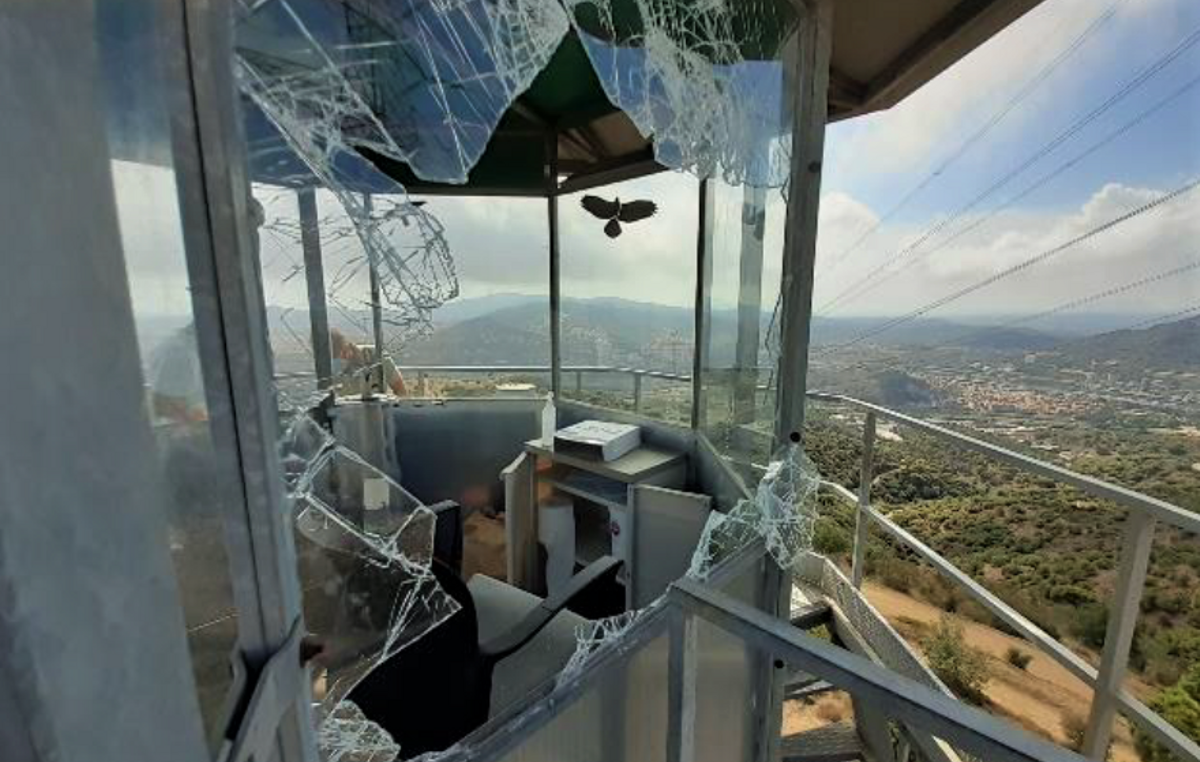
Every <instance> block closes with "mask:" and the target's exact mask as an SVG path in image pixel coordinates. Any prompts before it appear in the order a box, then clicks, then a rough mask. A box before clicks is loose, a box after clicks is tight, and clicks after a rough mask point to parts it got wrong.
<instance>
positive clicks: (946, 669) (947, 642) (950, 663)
mask: <svg viewBox="0 0 1200 762" xmlns="http://www.w3.org/2000/svg"><path fill="white" fill-rule="evenodd" d="M924 647H925V657H926V658H927V659H928V660H929V667H930V668H931V669H932V670H933V672H934V674H936V675H937V676H938V677H939V678H941V680H942V682H943V683H945V684H946V687H947V688H949V689H950V690H951V691H953V692H954V693H955V694H956V695H958V696H959V697H960V698H962V699H964V700H966V701H970V702H971V703H973V704H982V703H983V700H984V699H983V687H984V685H986V684H987V680H988V666H987V656H985V655H984V654H983V653H982V652H981V651H977V650H976V649H974V648H971V647H970V646H968V645H967V644H966V643H964V642H963V628H962V625H961V624H960V623H959V622H958V620H957V619H956V618H955V617H953V616H950V615H948V614H945V615H943V616H942V618H941V620H940V621H939V622H938V624H937V627H935V628H934V630H933V632H932V633H931V634H930V635H929V636H928V637H927V638H926V639H925V643H924Z"/></svg>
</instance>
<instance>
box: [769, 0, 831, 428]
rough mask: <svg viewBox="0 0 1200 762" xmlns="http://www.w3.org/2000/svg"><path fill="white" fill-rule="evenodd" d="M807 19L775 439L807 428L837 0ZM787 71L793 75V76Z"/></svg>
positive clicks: (796, 82) (792, 91)
mask: <svg viewBox="0 0 1200 762" xmlns="http://www.w3.org/2000/svg"><path fill="white" fill-rule="evenodd" d="M804 5H805V8H806V9H807V13H806V14H805V15H804V16H803V18H802V19H801V22H800V23H801V26H800V30H799V32H798V40H797V42H798V45H797V50H796V58H795V61H796V64H795V66H794V67H790V68H793V69H794V70H792V71H785V73H784V74H785V81H790V86H789V87H788V89H787V93H788V94H789V97H791V98H793V99H794V100H793V101H792V104H793V105H792V157H791V159H792V166H791V174H790V176H789V183H788V204H787V217H786V223H785V227H784V231H783V274H782V277H781V282H780V284H779V287H780V297H781V300H782V302H781V309H780V324H779V331H780V347H781V356H780V358H779V387H778V393H777V397H776V415H775V442H776V444H779V443H782V442H786V441H787V440H788V437H789V436H790V435H791V434H792V432H800V433H801V434H802V435H803V432H804V393H805V391H806V388H807V381H808V338H809V326H810V324H811V322H812V295H813V265H814V264H815V262H816V258H817V209H818V207H819V206H820V203H821V163H822V160H823V158H824V153H825V122H826V120H827V118H828V113H829V107H828V96H829V58H830V52H831V47H832V32H833V3H832V2H831V0H808V1H807V2H805V3H804ZM788 75H791V76H792V79H791V80H787V77H788Z"/></svg>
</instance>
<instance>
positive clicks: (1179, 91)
mask: <svg viewBox="0 0 1200 762" xmlns="http://www.w3.org/2000/svg"><path fill="white" fill-rule="evenodd" d="M1196 85H1200V75H1197V76H1195V77H1193V78H1192V79H1190V80H1188V81H1187V82H1185V83H1184V84H1183V85H1181V86H1180V87H1178V88H1176V89H1175V90H1173V91H1172V92H1171V93H1170V94H1168V95H1167V96H1166V97H1165V98H1163V99H1162V100H1160V101H1158V102H1157V103H1155V104H1154V105H1153V106H1151V107H1150V108H1148V109H1146V110H1144V111H1142V112H1141V113H1139V114H1138V115H1137V116H1135V117H1133V118H1132V119H1130V120H1129V121H1127V122H1125V123H1124V124H1122V125H1121V126H1120V127H1118V128H1117V129H1116V130H1113V131H1112V132H1110V133H1108V134H1107V135H1105V136H1104V137H1102V138H1101V139H1100V140H1098V141H1096V142H1095V143H1092V144H1091V145H1090V146H1088V147H1087V148H1086V149H1084V150H1083V151H1081V152H1080V153H1078V154H1076V155H1075V156H1073V157H1072V158H1070V159H1068V160H1067V161H1065V162H1063V163H1062V164H1059V165H1058V166H1057V167H1055V168H1054V169H1053V170H1051V171H1050V172H1047V173H1046V174H1044V175H1042V176H1041V177H1039V178H1038V179H1037V180H1035V181H1034V182H1032V183H1030V184H1029V185H1027V186H1026V187H1025V188H1024V189H1023V190H1021V191H1020V192H1019V193H1017V194H1015V195H1013V196H1012V197H1010V198H1009V199H1008V200H1007V201H1005V202H1004V203H1002V204H1000V205H998V206H996V207H994V208H993V209H991V210H990V211H989V212H988V213H987V214H984V215H981V216H980V217H978V218H976V219H975V220H974V221H972V222H971V223H970V224H968V225H964V226H963V227H961V228H959V229H958V230H956V231H955V232H954V233H953V234H951V235H950V236H949V237H947V238H944V239H942V240H941V241H940V242H938V243H937V244H936V245H935V246H934V247H933V248H931V249H926V250H925V251H923V252H921V253H920V254H917V255H915V256H912V257H909V258H908V259H907V260H905V262H904V264H902V265H900V267H899V268H897V269H895V270H893V271H891V272H890V273H885V274H884V275H882V276H881V277H880V278H879V279H878V280H876V281H875V282H874V283H871V284H869V285H867V286H865V287H864V288H862V289H861V290H860V291H859V292H858V293H857V294H855V295H854V296H853V297H852V298H854V299H859V298H862V297H863V296H865V295H866V294H868V293H870V292H871V291H874V290H875V289H877V288H879V286H881V285H883V284H884V283H886V282H888V281H889V280H891V279H892V278H894V277H896V276H897V275H900V274H901V273H903V272H905V271H907V270H909V269H910V268H912V267H913V266H914V265H916V264H918V263H919V262H922V261H923V260H925V259H927V258H928V257H931V256H933V255H934V254H936V253H938V252H939V251H941V250H942V249H945V248H946V247H947V246H949V245H950V244H952V243H954V242H955V241H957V240H959V239H960V238H962V237H963V236H964V235H966V234H967V233H970V232H971V231H973V230H977V229H978V228H979V227H981V226H982V225H984V224H986V223H987V222H988V221H990V220H992V219H994V218H995V217H996V215H998V214H999V213H1000V212H1003V211H1005V210H1006V209H1009V208H1011V207H1012V205H1013V204H1015V203H1017V202H1019V201H1021V200H1023V199H1025V198H1027V197H1028V196H1029V195H1030V194H1032V193H1034V192H1035V191H1037V190H1039V189H1040V188H1042V187H1044V186H1045V185H1046V184H1047V183H1049V182H1050V181H1051V180H1053V179H1054V178H1056V177H1058V176H1059V175H1061V174H1063V173H1064V172H1066V171H1067V170H1069V169H1071V168H1072V167H1074V166H1076V165H1077V164H1079V163H1080V162H1081V161H1083V160H1084V159H1086V158H1088V157H1089V156H1091V155H1093V154H1095V153H1096V152H1097V151H1099V150H1100V149H1102V148H1104V147H1105V146H1107V145H1108V144H1110V143H1112V142H1113V141H1114V140H1116V139H1118V138H1120V137H1123V136H1124V135H1126V134H1128V133H1129V132H1131V131H1132V130H1133V129H1134V128H1135V127H1137V126H1138V125H1140V124H1141V123H1142V122H1144V121H1146V120H1147V119H1149V118H1150V117H1151V116H1153V115H1154V114H1156V113H1158V112H1159V111H1162V110H1163V108H1165V107H1166V106H1168V105H1169V104H1171V103H1172V102H1174V101H1175V100H1176V99H1178V98H1180V97H1181V96H1183V95H1184V94H1185V93H1187V92H1188V91H1189V90H1192V89H1193V88H1194V87H1196Z"/></svg>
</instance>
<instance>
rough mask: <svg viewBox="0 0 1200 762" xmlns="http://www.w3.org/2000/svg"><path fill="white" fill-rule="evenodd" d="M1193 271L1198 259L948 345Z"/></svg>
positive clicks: (968, 334)
mask: <svg viewBox="0 0 1200 762" xmlns="http://www.w3.org/2000/svg"><path fill="white" fill-rule="evenodd" d="M1195 270H1200V259H1195V260H1193V261H1191V262H1189V263H1187V264H1185V265H1180V266H1179V267H1172V268H1171V269H1169V270H1163V271H1161V272H1158V273H1155V274H1153V275H1147V276H1144V277H1141V278H1138V279H1136V280H1132V281H1128V282H1126V283H1122V284H1121V285H1119V286H1111V287H1109V288H1106V289H1104V290H1103V291H1097V292H1095V293H1092V294H1088V295H1087V296H1081V297H1079V298H1077V299H1071V300H1069V301H1066V302H1063V303H1061V304H1058V305H1056V306H1054V307H1051V308H1049V309H1045V310H1042V311H1041V312H1037V313H1034V314H1032V315H1024V316H1022V317H1018V318H1015V319H1013V320H1009V321H1006V322H1003V323H1000V324H998V325H990V326H988V327H986V328H982V329H979V330H974V331H968V332H966V333H964V334H962V335H961V336H958V337H955V338H953V339H950V341H949V343H952V344H957V343H960V342H962V341H963V340H965V339H971V338H975V337H977V336H987V335H989V334H992V333H996V332H997V331H1003V330H1005V329H1007V328H1013V327H1015V326H1018V325H1025V324H1026V323H1035V322H1037V321H1039V320H1045V319H1046V318H1048V317H1052V316H1054V315H1058V314H1060V313H1063V312H1068V311H1070V310H1075V309H1079V308H1080V307H1086V306H1088V305H1091V304H1095V303H1096V302H1099V301H1103V300H1104V299H1111V298H1112V297H1114V296H1120V295H1122V294H1127V293H1129V292H1130V291H1136V290H1137V289H1139V288H1144V287H1146V286H1151V285H1154V284H1155V283H1161V282H1163V281H1165V280H1170V279H1171V278H1177V277H1179V276H1180V275H1184V274H1186V273H1189V272H1193V271H1195Z"/></svg>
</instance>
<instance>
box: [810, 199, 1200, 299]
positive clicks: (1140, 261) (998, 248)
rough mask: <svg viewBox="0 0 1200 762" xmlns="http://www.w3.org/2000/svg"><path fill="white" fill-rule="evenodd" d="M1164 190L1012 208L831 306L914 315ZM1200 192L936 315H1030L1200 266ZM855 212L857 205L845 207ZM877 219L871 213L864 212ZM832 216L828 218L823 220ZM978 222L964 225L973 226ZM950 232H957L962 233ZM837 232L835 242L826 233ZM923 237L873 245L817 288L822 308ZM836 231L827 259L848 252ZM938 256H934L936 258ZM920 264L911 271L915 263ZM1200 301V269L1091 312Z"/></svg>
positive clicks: (880, 238)
mask: <svg viewBox="0 0 1200 762" xmlns="http://www.w3.org/2000/svg"><path fill="white" fill-rule="evenodd" d="M1164 192H1165V190H1164V189H1155V188H1138V187H1130V186H1126V185H1122V184H1119V183H1109V184H1107V185H1104V186H1102V187H1101V188H1099V189H1097V190H1096V191H1095V192H1094V193H1093V194H1092V195H1091V196H1090V197H1088V198H1087V200H1086V201H1085V202H1084V203H1082V204H1080V205H1079V207H1078V208H1076V209H1071V210H1066V211H1063V212H1060V213H1051V212H1028V211H1026V212H1010V213H1004V214H1000V215H997V216H996V217H995V218H993V219H991V220H988V221H987V222H985V223H984V224H982V225H980V226H979V227H978V228H977V229H975V230H973V231H971V232H970V233H968V234H966V235H963V236H962V237H961V238H959V239H957V240H954V241H953V242H952V243H950V244H949V245H946V246H944V247H943V248H940V249H938V247H939V244H940V242H941V241H943V240H945V236H943V237H941V238H933V239H931V240H930V241H929V242H928V243H927V244H926V245H924V246H922V247H919V248H917V249H915V250H914V251H912V252H911V253H910V254H907V255H905V256H904V257H902V258H899V259H898V260H896V265H894V266H893V267H891V268H888V269H887V270H885V271H886V272H891V271H896V272H897V273H898V274H896V275H894V276H892V277H889V278H888V279H887V280H886V281H881V282H880V285H878V286H877V287H876V288H874V289H872V290H870V291H869V292H865V293H864V294H863V295H862V296H861V297H859V298H856V299H851V300H849V301H847V302H845V303H844V304H842V305H841V306H840V307H838V308H836V309H834V310H831V314H834V315H895V314H904V313H906V312H909V311H910V310H912V309H914V308H917V307H919V306H921V305H924V304H928V303H930V302H933V301H934V300H936V299H938V298H940V297H942V296H945V295H948V294H952V293H954V292H955V291H956V290H959V289H962V288H966V287H969V286H971V285H973V284H975V283H978V282H980V281H981V280H983V279H985V278H987V277H989V276H991V275H994V274H997V273H1001V272H1003V271H1005V270H1006V269H1007V268H1010V267H1012V266H1014V265H1017V264H1019V263H1021V262H1023V261H1025V260H1027V259H1029V258H1030V257H1033V256H1036V255H1038V254H1040V253H1042V252H1046V251H1049V250H1051V249H1053V248H1055V247H1057V246H1059V245H1061V244H1063V243H1065V242H1067V241H1071V240H1073V239H1075V238H1077V237H1079V236H1081V235H1083V234H1085V233H1087V232H1088V231H1091V230H1093V229H1095V228H1097V227H1098V226H1100V225H1102V224H1103V223H1105V222H1108V221H1109V220H1112V219H1114V218H1116V217H1119V216H1120V215H1122V214H1124V213H1126V212H1129V211H1131V210H1133V209H1136V208H1137V207H1139V206H1141V205H1143V204H1145V203H1146V202H1147V201H1149V200H1152V199H1155V198H1158V197H1159V196H1161V195H1162V194H1163V193H1164ZM1197 194H1200V191H1193V192H1192V193H1191V194H1190V195H1185V196H1182V197H1180V198H1178V199H1176V200H1174V201H1172V202H1169V203H1167V204H1165V205H1163V206H1161V207H1159V208H1157V209H1155V210H1153V211H1149V212H1146V213H1144V214H1142V215H1139V216H1138V217H1135V218H1133V219H1131V220H1129V221H1127V222H1124V223H1122V224H1120V225H1118V226H1116V227H1113V228H1111V229H1109V230H1107V231H1105V232H1103V233H1100V234H1099V235H1096V236H1095V237H1093V238H1090V239H1088V240H1086V241H1083V242H1081V243H1079V244H1077V245H1074V246H1072V247H1071V248H1069V249H1067V250H1064V251H1062V252H1061V253H1058V254H1055V255H1054V256H1052V257H1051V258H1049V259H1047V260H1045V261H1044V262H1042V263H1039V264H1037V265H1035V266H1032V267H1030V268H1028V269H1027V270H1024V271H1021V272H1019V273H1017V274H1015V275H1012V276H1010V277H1006V278H1004V279H1003V280H1002V281H1000V282H998V283H996V284H995V285H992V286H989V287H987V288H984V289H982V290H979V291H976V292H973V293H971V294H970V295H968V296H965V297H963V298H962V299H961V300H959V301H956V302H954V303H952V304H949V305H947V306H946V307H945V308H942V309H939V310H938V311H936V312H935V313H932V314H933V315H937V316H953V315H970V314H979V315H982V314H1030V313H1034V312H1037V311H1040V310H1043V309H1047V308H1049V307H1053V306H1055V305H1058V304H1062V303H1064V302H1067V301H1069V300H1071V299H1075V298H1078V297H1082V296H1086V295H1089V294H1092V293H1096V292H1100V291H1102V290H1104V289H1106V288H1109V287H1112V286H1116V285H1120V284H1123V283H1127V282H1132V281H1135V280H1137V279H1139V278H1141V277H1144V276H1146V275H1151V274H1154V273H1157V272H1163V271H1166V270H1169V269H1171V268H1174V267H1178V266H1181V265H1184V264H1186V263H1189V262H1194V261H1197V260H1200V245H1198V244H1197V241H1200V216H1198V215H1197V214H1196V210H1197V208H1198V206H1197V205H1198V204H1200V196H1197ZM843 206H844V207H845V208H851V207H848V206H846V205H845V202H843ZM859 214H860V216H862V218H863V219H864V220H865V219H870V214H869V212H862V211H861V210H860V212H859ZM825 219H826V218H824V217H823V220H822V221H823V222H824V221H825ZM972 222H974V220H971V219H966V220H963V221H962V222H961V223H960V224H961V225H964V226H965V225H969V224H971V223H972ZM958 229H960V228H958V227H957V226H956V227H954V228H952V229H951V230H948V231H947V233H948V234H950V235H953V232H952V231H953V230H958ZM826 230H830V231H831V233H830V236H829V237H826V235H825V231H826ZM920 233H921V230H920V229H917V228H898V227H887V228H884V229H883V230H881V231H880V232H879V233H877V234H876V235H875V236H874V237H873V238H872V240H871V245H870V246H869V247H863V249H862V250H860V251H857V252H855V253H854V254H852V255H851V256H850V258H848V259H847V260H846V261H845V262H844V263H842V264H841V265H840V266H839V267H838V268H833V269H830V270H828V271H827V273H826V275H827V277H826V278H825V279H818V281H817V284H816V303H817V305H818V307H819V306H821V305H823V304H825V303H827V302H828V301H830V300H831V299H833V298H834V297H836V296H837V295H838V294H840V293H842V292H843V291H844V290H845V289H846V288H847V287H848V286H850V285H852V284H853V283H855V282H856V281H858V280H859V279H861V278H862V277H863V276H864V275H865V274H866V273H868V272H870V271H871V270H872V269H874V268H876V267H878V266H879V265H881V264H882V263H884V262H887V261H889V260H892V259H893V258H894V257H895V255H896V253H897V252H900V251H902V250H903V249H904V248H905V247H906V246H907V245H908V244H909V242H911V241H913V240H915V239H916V237H917V236H918V235H919V234H920ZM838 238H839V234H838V233H837V232H836V228H832V229H831V228H824V227H823V228H822V235H821V238H820V239H819V244H818V249H819V250H820V252H821V254H822V255H823V256H825V257H828V256H830V255H831V254H830V253H831V252H838V251H840V250H841V247H840V245H839V244H840V242H839V241H838ZM931 250H933V251H934V253H932V254H930V253H929V252H930V251H931ZM910 263H911V265H910V266H907V267H904V265H906V264H910ZM1197 301H1200V271H1191V272H1189V273H1187V274H1184V275H1181V276H1179V277H1176V278H1172V279H1170V280H1167V281H1163V282H1160V283H1155V284H1153V285H1151V286H1148V287H1146V288H1141V289H1138V290H1136V291H1133V292H1131V293H1129V294H1128V295H1124V296H1121V297H1117V298H1111V299H1106V300H1103V301H1101V302H1098V303H1096V304H1095V305H1092V306H1090V307H1089V309H1090V310H1091V311H1095V312H1109V313H1116V312H1128V313H1157V312H1168V311H1170V310H1172V309H1179V308H1182V307H1185V306H1188V305H1190V304H1194V303H1196V302H1197Z"/></svg>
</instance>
